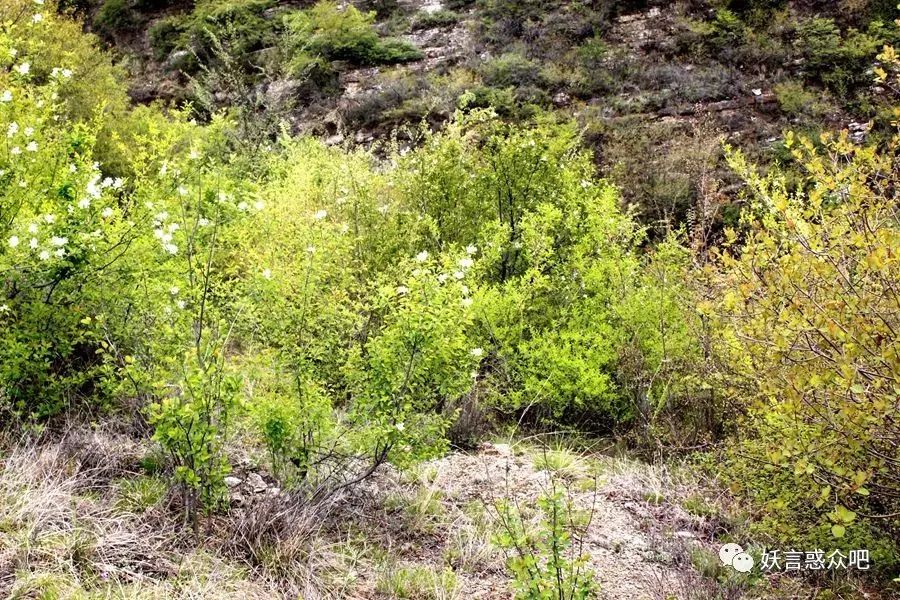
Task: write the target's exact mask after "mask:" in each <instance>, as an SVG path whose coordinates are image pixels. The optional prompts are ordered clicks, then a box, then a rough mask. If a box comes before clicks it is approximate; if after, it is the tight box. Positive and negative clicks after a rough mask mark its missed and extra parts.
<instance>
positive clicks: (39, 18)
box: [31, 13, 44, 23]
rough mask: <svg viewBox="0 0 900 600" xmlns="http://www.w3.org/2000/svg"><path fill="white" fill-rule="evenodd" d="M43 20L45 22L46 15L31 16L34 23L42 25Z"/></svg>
mask: <svg viewBox="0 0 900 600" xmlns="http://www.w3.org/2000/svg"><path fill="white" fill-rule="evenodd" d="M43 20H44V15H42V14H41V13H34V14H33V15H31V22H32V23H40V22H41V21H43Z"/></svg>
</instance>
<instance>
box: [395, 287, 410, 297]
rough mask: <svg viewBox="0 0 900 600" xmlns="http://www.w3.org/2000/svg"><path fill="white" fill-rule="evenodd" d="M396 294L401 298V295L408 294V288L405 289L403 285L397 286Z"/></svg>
mask: <svg viewBox="0 0 900 600" xmlns="http://www.w3.org/2000/svg"><path fill="white" fill-rule="evenodd" d="M397 293H398V294H400V295H401V296H402V295H403V294H406V293H409V288H408V287H406V286H405V285H398V286H397Z"/></svg>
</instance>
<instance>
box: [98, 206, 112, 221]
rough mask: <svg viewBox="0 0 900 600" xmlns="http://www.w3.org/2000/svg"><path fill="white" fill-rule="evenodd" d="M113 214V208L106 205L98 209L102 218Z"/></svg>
mask: <svg viewBox="0 0 900 600" xmlns="http://www.w3.org/2000/svg"><path fill="white" fill-rule="evenodd" d="M112 215H113V209H112V208H110V207H109V206H107V207H106V208H104V209H103V210H102V211H100V216H101V217H103V218H104V219H108V218H110V217H111V216H112Z"/></svg>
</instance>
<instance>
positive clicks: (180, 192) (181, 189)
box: [177, 185, 188, 196]
mask: <svg viewBox="0 0 900 600" xmlns="http://www.w3.org/2000/svg"><path fill="white" fill-rule="evenodd" d="M177 191H178V195H179V196H187V193H188V191H187V188H186V187H184V186H183V185H179V186H178V190H177Z"/></svg>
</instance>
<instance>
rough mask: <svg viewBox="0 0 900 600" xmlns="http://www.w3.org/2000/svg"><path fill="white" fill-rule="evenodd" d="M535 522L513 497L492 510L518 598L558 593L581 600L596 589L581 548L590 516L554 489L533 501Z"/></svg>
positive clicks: (566, 599)
mask: <svg viewBox="0 0 900 600" xmlns="http://www.w3.org/2000/svg"><path fill="white" fill-rule="evenodd" d="M537 507H538V511H539V514H540V521H539V523H538V524H537V526H534V527H533V526H532V525H531V524H530V523H529V522H528V521H527V519H528V518H529V517H530V515H524V514H522V511H521V510H520V509H519V507H518V506H517V505H515V504H513V503H512V502H500V503H498V505H497V506H495V509H496V511H497V521H498V526H499V527H498V528H499V529H500V533H499V534H498V535H497V544H498V545H499V546H500V547H501V548H503V550H504V551H505V552H506V554H507V566H508V567H509V570H510V571H512V575H513V586H514V589H515V593H516V596H515V597H516V598H517V599H519V600H536V599H538V598H559V599H560V600H583V599H587V598H594V597H596V595H597V594H598V592H599V585H598V583H597V581H596V575H595V574H594V573H593V571H592V570H591V568H590V567H589V566H588V564H587V563H588V560H589V558H590V557H589V556H588V554H586V553H584V552H583V543H584V542H583V541H582V539H583V538H582V535H583V532H584V531H585V530H586V529H587V527H589V526H590V517H589V516H586V515H581V514H579V513H580V512H581V511H579V510H578V509H577V508H576V507H575V505H574V502H573V501H572V499H571V498H569V497H566V495H565V494H564V493H563V492H562V491H560V490H558V489H556V485H555V484H554V485H553V488H552V489H551V491H549V492H547V493H545V494H544V495H542V496H541V497H540V498H538V501H537Z"/></svg>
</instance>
